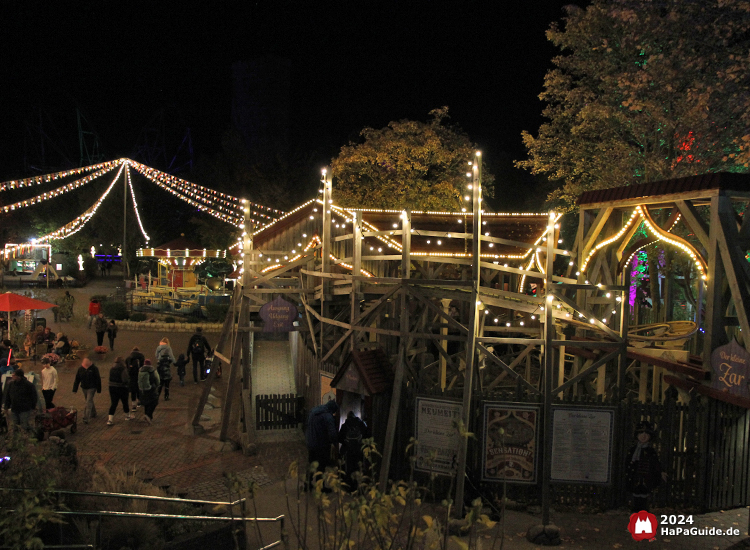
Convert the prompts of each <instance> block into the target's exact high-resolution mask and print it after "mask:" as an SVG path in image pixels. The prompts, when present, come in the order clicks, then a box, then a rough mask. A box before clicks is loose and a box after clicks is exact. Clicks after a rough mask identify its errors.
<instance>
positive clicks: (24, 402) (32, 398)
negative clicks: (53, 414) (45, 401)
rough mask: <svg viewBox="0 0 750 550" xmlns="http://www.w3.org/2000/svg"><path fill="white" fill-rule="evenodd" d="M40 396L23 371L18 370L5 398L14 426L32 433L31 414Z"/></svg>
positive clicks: (12, 378) (6, 407) (6, 409)
mask: <svg viewBox="0 0 750 550" xmlns="http://www.w3.org/2000/svg"><path fill="white" fill-rule="evenodd" d="M38 401H39V395H38V394H37V392H36V387H35V386H34V384H32V383H31V382H29V381H28V380H27V379H26V374H25V373H24V372H23V369H16V370H15V371H14V372H13V376H12V377H11V379H10V383H9V384H8V387H7V393H6V396H5V411H6V412H7V411H8V410H10V414H11V417H12V418H13V425H14V426H16V428H17V429H20V430H24V431H26V432H28V433H32V428H31V413H32V412H33V411H34V409H35V408H36V405H37V402H38Z"/></svg>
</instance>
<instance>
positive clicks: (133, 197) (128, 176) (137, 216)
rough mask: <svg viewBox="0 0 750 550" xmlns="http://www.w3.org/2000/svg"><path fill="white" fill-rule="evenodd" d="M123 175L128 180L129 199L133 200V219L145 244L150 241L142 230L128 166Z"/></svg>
mask: <svg viewBox="0 0 750 550" xmlns="http://www.w3.org/2000/svg"><path fill="white" fill-rule="evenodd" d="M125 175H126V176H127V178H128V189H130V197H131V198H132V199H133V210H135V219H136V220H138V227H140V228H141V233H142V234H143V237H144V238H145V239H146V242H147V243H148V241H150V240H151V237H149V236H148V233H146V230H145V229H144V228H143V223H142V222H141V214H140V212H138V201H136V200H135V191H134V190H133V184H132V182H131V181H130V166H128V167H127V170H125Z"/></svg>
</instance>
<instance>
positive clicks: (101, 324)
mask: <svg viewBox="0 0 750 550" xmlns="http://www.w3.org/2000/svg"><path fill="white" fill-rule="evenodd" d="M94 332H96V345H97V346H101V345H102V344H103V343H104V333H105V332H107V320H106V319H105V318H104V314H103V313H100V314H99V315H97V316H96V319H95V320H94Z"/></svg>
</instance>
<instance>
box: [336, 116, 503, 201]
mask: <svg viewBox="0 0 750 550" xmlns="http://www.w3.org/2000/svg"><path fill="white" fill-rule="evenodd" d="M447 119H448V107H442V108H440V109H434V110H432V111H430V120H429V121H428V122H426V123H424V122H416V121H413V120H400V121H398V122H391V123H389V124H388V126H387V127H385V128H381V129H379V130H375V129H373V128H365V129H364V130H362V131H361V132H360V135H361V137H362V138H363V141H362V142H360V143H349V145H345V146H344V147H342V148H341V152H340V153H339V155H338V156H337V157H336V158H334V159H333V160H332V161H331V167H332V170H333V185H334V188H335V191H334V193H335V201H336V203H337V204H340V205H342V206H361V207H376V208H394V209H411V210H449V211H456V210H460V209H461V207H462V205H463V204H464V201H463V199H462V195H463V191H464V189H465V188H466V183H467V178H466V172H467V169H468V162H469V161H473V160H474V159H475V158H476V156H475V153H476V150H477V147H476V145H474V144H473V143H472V142H471V141H470V140H469V137H468V136H467V135H466V134H465V133H464V132H463V131H462V130H460V129H459V128H458V127H456V126H452V125H448V124H447V122H446V121H447ZM482 180H483V181H482V185H483V188H484V189H483V191H484V193H485V195H489V196H491V195H492V193H491V190H492V184H493V182H494V178H493V177H492V175H491V174H489V173H487V172H483V178H482Z"/></svg>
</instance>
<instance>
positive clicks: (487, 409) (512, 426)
mask: <svg viewBox="0 0 750 550" xmlns="http://www.w3.org/2000/svg"><path fill="white" fill-rule="evenodd" d="M483 418H484V434H483V435H484V437H483V452H482V481H502V480H503V479H504V480H506V481H508V482H509V483H536V455H537V448H538V443H537V423H538V420H539V407H535V406H533V405H508V404H503V403H485V404H484V415H483Z"/></svg>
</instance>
